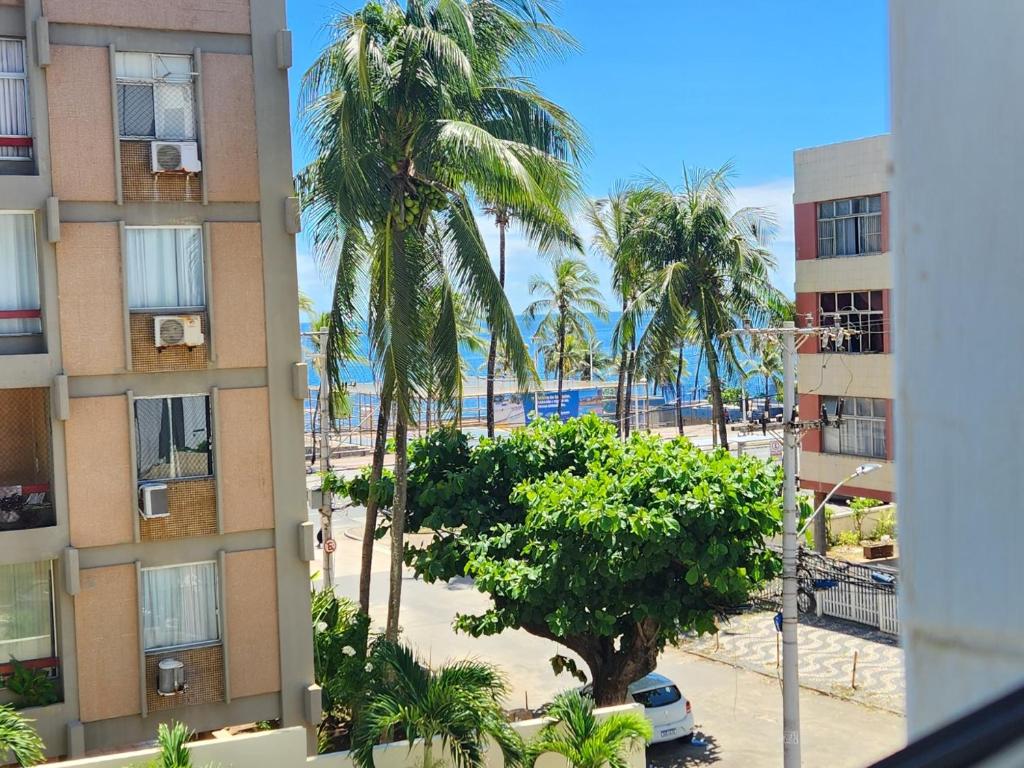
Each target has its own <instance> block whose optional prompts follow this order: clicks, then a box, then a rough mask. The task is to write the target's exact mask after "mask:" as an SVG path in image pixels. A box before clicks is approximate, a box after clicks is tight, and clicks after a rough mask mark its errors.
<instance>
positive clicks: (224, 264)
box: [0, 0, 319, 756]
mask: <svg viewBox="0 0 1024 768" xmlns="http://www.w3.org/2000/svg"><path fill="white" fill-rule="evenodd" d="M290 59H291V38H290V34H289V32H288V31H287V28H286V21H285V10H284V0H251V2H250V0H130V1H129V2H125V1H124V0H0V681H5V680H6V678H7V676H8V675H9V674H10V673H11V671H12V669H13V666H12V665H13V663H14V660H18V661H19V662H21V663H23V664H25V665H26V666H28V667H29V668H31V669H33V670H36V671H37V672H38V673H39V674H43V675H46V676H47V677H48V678H49V679H50V680H51V681H52V683H53V688H54V691H55V694H56V698H57V701H56V702H55V703H51V704H47V705H41V702H39V701H32V700H28V701H26V700H20V701H19V697H18V696H16V695H15V694H14V693H13V692H12V691H10V690H9V689H8V688H7V687H6V686H4V685H0V703H4V702H7V701H15V702H17V703H18V704H20V705H22V706H27V709H26V710H25V712H26V714H27V715H28V716H29V717H32V718H34V719H35V720H36V726H37V727H38V729H39V731H40V732H41V734H42V736H43V738H44V740H45V741H46V745H47V751H48V753H49V754H50V755H53V756H58V755H73V756H77V755H81V754H83V753H86V752H89V751H93V750H99V749H108V748H112V747H116V746H121V745H126V744H130V743H133V742H137V741H141V740H145V739H149V738H152V736H153V734H154V733H155V730H156V726H157V723H158V722H161V721H168V720H171V719H174V720H181V721H184V722H186V723H188V724H189V725H190V726H191V727H192V728H195V729H196V730H198V731H210V730H214V729H218V728H221V727H223V726H229V725H234V724H242V723H248V722H253V721H259V720H280V721H281V722H282V723H283V724H284V725H300V724H307V725H309V724H310V723H312V722H315V721H317V720H318V707H319V694H318V691H317V689H316V688H315V686H313V663H312V652H311V647H310V646H311V643H310V625H309V621H310V620H309V560H310V559H312V532H311V530H310V528H309V523H308V522H307V518H306V505H305V483H304V473H303V467H302V455H303V443H302V401H301V398H302V397H304V395H305V375H304V372H303V368H302V364H301V361H302V356H301V351H300V345H299V337H298V324H297V307H296V295H297V286H296V274H295V259H294V247H295V246H294V234H295V232H296V231H297V229H298V219H297V202H296V200H295V198H294V192H293V187H292V181H291V154H290V132H289V117H288V115H289V109H288V106H289V105H288V82H287V74H288V67H289V66H290Z"/></svg>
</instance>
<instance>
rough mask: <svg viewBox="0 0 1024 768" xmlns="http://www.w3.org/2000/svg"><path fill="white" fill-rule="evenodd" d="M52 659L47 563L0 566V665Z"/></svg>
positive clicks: (50, 602) (48, 566)
mask: <svg viewBox="0 0 1024 768" xmlns="http://www.w3.org/2000/svg"><path fill="white" fill-rule="evenodd" d="M54 655H55V651H54V643H53V578H52V570H51V567H50V563H49V562H42V563H19V564H16V565H0V664H6V663H8V662H10V660H11V658H12V657H13V658H15V659H18V660H19V661H31V660H33V659H48V658H50V657H52V656H54Z"/></svg>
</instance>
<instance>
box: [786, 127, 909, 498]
mask: <svg viewBox="0 0 1024 768" xmlns="http://www.w3.org/2000/svg"><path fill="white" fill-rule="evenodd" d="M888 166H889V137H888V136H877V137H873V138H868V139H860V140H858V141H849V142H843V143H840V144H832V145H828V146H824V147H815V148H812V149H802V150H798V151H797V152H796V153H794V184H795V190H794V198H793V201H794V221H795V229H796V312H797V322H798V324H799V325H815V326H823V327H826V328H829V327H832V328H844V329H846V330H848V331H852V332H853V333H852V335H849V336H847V337H845V338H843V339H841V340H840V339H838V338H836V336H834V335H833V337H832V338H831V339H829V340H827V341H824V340H823V339H820V338H817V337H812V338H809V339H808V340H807V341H806V342H805V343H804V346H803V347H801V349H800V355H799V363H798V389H799V395H800V397H799V404H800V415H801V417H802V418H803V419H805V420H812V419H817V418H821V417H822V414H825V415H826V416H827V418H828V420H829V422H831V423H830V425H829V426H825V427H822V428H821V429H820V430H812V431H809V432H808V433H807V434H806V435H805V436H804V439H803V443H802V445H801V451H800V486H801V488H802V489H804V490H809V491H813V492H814V495H815V499H816V504H817V503H820V502H821V500H822V499H823V498H824V497H825V494H827V493H828V492H829V491H830V490H831V489H832V488H833V486H835V484H836V483H838V482H840V481H841V480H843V479H844V478H846V477H849V476H850V475H851V474H852V473H853V471H854V470H855V469H856V468H857V466H859V465H861V464H864V463H874V464H879V465H881V466H880V468H879V469H878V470H876V471H874V472H872V473H871V474H867V475H864V476H862V477H860V478H858V479H857V480H855V481H853V482H852V483H850V484H848V485H844V486H843V488H842V489H841V490H840V491H839V492H838V493H837V497H835V498H843V497H853V496H866V497H868V498H874V499H878V500H880V501H885V502H889V501H892V500H893V491H894V488H895V468H894V456H895V453H894V450H893V448H894V445H893V389H892V376H893V371H892V361H893V354H892V352H893V345H892V333H891V317H892V311H891V288H892V254H891V252H890V246H889V192H888V189H889V182H888V179H889V170H888ZM840 403H842V414H841V415H842V418H841V419H840V420H839V423H838V425H837V424H836V416H837V409H838V408H839V407H840Z"/></svg>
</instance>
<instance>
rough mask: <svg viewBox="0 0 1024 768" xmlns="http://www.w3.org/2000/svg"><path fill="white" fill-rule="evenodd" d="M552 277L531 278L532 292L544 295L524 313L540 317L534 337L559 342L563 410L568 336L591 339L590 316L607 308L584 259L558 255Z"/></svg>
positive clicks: (602, 314)
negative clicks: (548, 278) (546, 337)
mask: <svg viewBox="0 0 1024 768" xmlns="http://www.w3.org/2000/svg"><path fill="white" fill-rule="evenodd" d="M551 273H552V276H551V279H550V280H547V279H545V278H544V277H543V276H541V275H533V276H532V277H531V278H530V293H531V294H539V295H540V296H541V297H542V298H539V299H536V300H535V301H533V302H532V303H531V304H530V305H529V306H528V307H527V308H526V312H525V313H524V314H525V316H526V318H527V319H528V320H535V319H537V318H538V317H540V318H541V321H540V324H539V325H538V326H537V330H536V332H535V334H534V337H535V338H544V337H545V336H549V337H553V338H554V339H555V343H556V345H557V357H556V360H557V361H558V362H557V364H556V372H557V377H558V413H559V415H561V413H562V385H563V381H564V378H565V352H566V340H567V339H568V337H569V336H577V337H578V338H581V339H589V338H593V336H594V324H593V323H592V322H591V321H590V318H589V317H588V316H587V315H588V313H589V314H593V315H596V316H597V317H599V318H602V319H605V318H607V317H608V311H607V310H606V309H605V306H604V303H603V302H602V300H601V291H600V289H599V288H598V280H597V275H596V274H594V272H593V270H591V269H590V267H588V266H587V264H586V262H584V261H583V260H582V259H576V258H572V257H568V256H558V257H555V258H554V259H552V261H551Z"/></svg>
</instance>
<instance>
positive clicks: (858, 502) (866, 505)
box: [850, 496, 882, 542]
mask: <svg viewBox="0 0 1024 768" xmlns="http://www.w3.org/2000/svg"><path fill="white" fill-rule="evenodd" d="M881 504H882V502H880V501H879V500H878V499H868V498H865V497H864V496H858V497H857V498H855V499H854V500H853V501H851V502H850V509H852V510H853V524H854V525H855V526H856V528H857V541H858V542H859V541H862V540H863V539H864V538H865V536H864V517H865V516H866V515H867V512H868V510H869V509H874V508H875V507H878V506H881Z"/></svg>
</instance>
